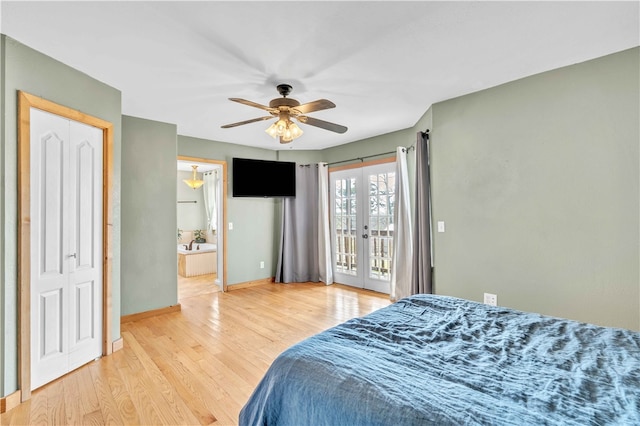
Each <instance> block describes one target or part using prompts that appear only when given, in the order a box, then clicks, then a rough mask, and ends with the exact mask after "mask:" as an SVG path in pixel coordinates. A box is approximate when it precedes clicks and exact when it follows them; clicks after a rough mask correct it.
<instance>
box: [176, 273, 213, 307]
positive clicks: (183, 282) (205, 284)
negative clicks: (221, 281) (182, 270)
mask: <svg viewBox="0 0 640 426" xmlns="http://www.w3.org/2000/svg"><path fill="white" fill-rule="evenodd" d="M217 277H218V276H217V275H216V274H207V275H198V276H195V277H189V278H186V277H181V276H180V275H178V302H180V301H181V300H182V299H186V298H187V297H193V296H199V295H201V294H206V293H215V292H218V291H220V287H219V286H218V285H217V284H216V283H215V281H216V278H217Z"/></svg>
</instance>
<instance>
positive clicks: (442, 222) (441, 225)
mask: <svg viewBox="0 0 640 426" xmlns="http://www.w3.org/2000/svg"><path fill="white" fill-rule="evenodd" d="M438 232H444V221H443V220H440V221H438Z"/></svg>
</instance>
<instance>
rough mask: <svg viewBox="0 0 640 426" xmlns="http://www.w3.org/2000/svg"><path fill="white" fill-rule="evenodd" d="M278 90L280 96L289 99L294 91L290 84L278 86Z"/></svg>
mask: <svg viewBox="0 0 640 426" xmlns="http://www.w3.org/2000/svg"><path fill="white" fill-rule="evenodd" d="M276 89H278V93H280V96H284V97H287V96H289V93H291V91H292V90H293V87H291V85H290V84H278V85H277V86H276Z"/></svg>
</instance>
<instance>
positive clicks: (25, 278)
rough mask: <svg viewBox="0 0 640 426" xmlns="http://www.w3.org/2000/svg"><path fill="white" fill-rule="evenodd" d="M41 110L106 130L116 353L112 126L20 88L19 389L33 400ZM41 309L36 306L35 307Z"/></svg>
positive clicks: (106, 278)
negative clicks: (34, 141) (34, 169)
mask: <svg viewBox="0 0 640 426" xmlns="http://www.w3.org/2000/svg"><path fill="white" fill-rule="evenodd" d="M32 107H33V108H36V109H39V110H42V111H46V112H49V113H52V114H55V115H59V116H61V117H64V118H68V119H71V120H74V121H78V122H80V123H84V124H87V125H90V126H93V127H97V128H98V129H101V130H102V141H103V143H102V149H103V167H102V176H103V185H102V248H103V254H102V277H103V288H102V293H103V294H102V318H101V319H100V320H101V322H102V354H103V355H109V354H111V353H112V349H113V346H112V344H113V342H112V335H111V333H112V330H111V318H112V311H111V305H112V301H111V286H112V261H113V124H112V123H110V122H108V121H105V120H102V119H100V118H97V117H93V116H90V115H88V114H85V113H82V112H80V111H77V110H75V109H72V108H68V107H65V106H63V105H59V104H56V103H54V102H52V101H49V100H46V99H43V98H40V97H37V96H34V95H32V94H29V93H26V92H22V91H19V92H18V221H19V222H18V330H19V332H18V387H19V389H20V393H21V402H24V401H27V400H28V399H30V398H31V314H30V313H31V308H32V307H31V242H30V241H31V217H30V208H31V191H30V182H31V174H30V164H31V152H30V151H31V150H30V137H31V130H30V124H31V119H30V115H31V113H30V109H31V108H32ZM34 308H35V309H37V307H34Z"/></svg>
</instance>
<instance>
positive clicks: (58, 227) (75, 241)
mask: <svg viewBox="0 0 640 426" xmlns="http://www.w3.org/2000/svg"><path fill="white" fill-rule="evenodd" d="M30 149H31V159H30V163H31V168H30V177H31V186H30V194H31V195H30V200H31V211H30V214H31V286H30V288H31V389H36V388H38V387H40V386H42V385H44V384H46V383H48V382H50V381H52V380H54V379H56V378H58V377H60V376H62V375H64V374H66V373H68V372H69V371H71V370H73V369H74V368H77V367H79V366H80V365H83V364H85V363H87V362H88V361H91V360H92V359H94V358H96V357H98V356H100V355H101V352H102V350H101V348H102V346H101V340H102V321H101V317H102V312H101V310H102V262H101V258H102V131H100V130H99V129H95V128H93V127H90V126H87V125H84V124H82V123H78V122H75V121H72V120H68V119H66V118H63V117H59V116H56V115H53V114H50V113H47V112H43V111H40V110H38V109H35V108H32V109H31V141H30Z"/></svg>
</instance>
